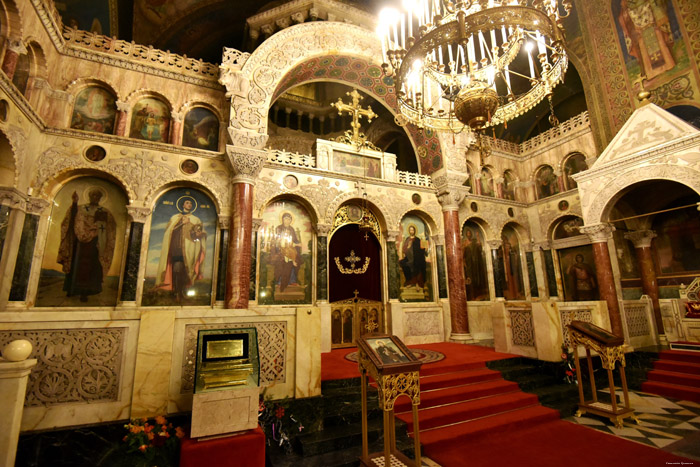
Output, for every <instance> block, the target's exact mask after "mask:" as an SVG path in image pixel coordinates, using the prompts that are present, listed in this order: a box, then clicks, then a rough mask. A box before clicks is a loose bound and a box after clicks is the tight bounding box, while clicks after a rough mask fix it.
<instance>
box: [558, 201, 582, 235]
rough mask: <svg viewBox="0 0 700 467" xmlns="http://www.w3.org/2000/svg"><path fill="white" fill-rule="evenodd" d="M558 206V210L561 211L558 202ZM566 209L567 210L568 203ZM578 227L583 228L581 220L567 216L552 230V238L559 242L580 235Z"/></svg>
mask: <svg viewBox="0 0 700 467" xmlns="http://www.w3.org/2000/svg"><path fill="white" fill-rule="evenodd" d="M559 205H560V206H559V209H562V205H561V202H559ZM566 207H567V208H568V203H567V206H566ZM580 227H583V219H581V218H580V217H574V216H571V217H569V216H567V217H565V218H564V219H563V220H562V221H561V222H559V224H557V226H556V227H555V228H554V235H553V238H554V239H555V240H559V239H563V238H571V237H576V236H578V235H581V231H580V230H579V228H580Z"/></svg>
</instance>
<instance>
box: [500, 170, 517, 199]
mask: <svg viewBox="0 0 700 467" xmlns="http://www.w3.org/2000/svg"><path fill="white" fill-rule="evenodd" d="M516 181H517V178H516V176H515V174H514V173H513V171H512V170H506V171H505V172H503V199H508V200H511V201H515V183H516Z"/></svg>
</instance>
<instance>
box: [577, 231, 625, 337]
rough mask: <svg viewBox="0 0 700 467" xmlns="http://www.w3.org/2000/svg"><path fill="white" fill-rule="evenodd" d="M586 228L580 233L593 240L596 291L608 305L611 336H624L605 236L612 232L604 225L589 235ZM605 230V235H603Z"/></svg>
mask: <svg viewBox="0 0 700 467" xmlns="http://www.w3.org/2000/svg"><path fill="white" fill-rule="evenodd" d="M601 225H603V224H597V225H594V226H592V227H598V226H601ZM587 227H588V226H586V227H582V228H581V232H584V233H588V234H589V236H591V239H592V240H593V260H594V261H595V268H596V278H597V279H598V290H599V291H600V299H601V300H605V302H606V303H607V304H608V316H609V317H610V327H611V329H612V332H613V334H615V335H616V336H621V337H622V336H624V331H623V329H622V318H621V315H620V302H619V301H618V299H617V291H616V290H615V276H614V275H613V270H612V263H611V262H610V251H609V250H608V241H607V238H606V235H609V234H610V233H611V232H612V229H611V228H610V227H609V226H607V225H605V228H607V230H605V229H604V228H600V229H601V231H600V232H595V233H590V231H585V229H586V228H587ZM603 230H605V232H606V233H603Z"/></svg>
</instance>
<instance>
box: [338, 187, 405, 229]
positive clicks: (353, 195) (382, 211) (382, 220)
mask: <svg viewBox="0 0 700 467" xmlns="http://www.w3.org/2000/svg"><path fill="white" fill-rule="evenodd" d="M352 199H357V201H358V203H360V204H361V203H362V202H363V197H362V195H358V194H357V192H355V191H351V192H347V193H341V194H340V195H338V196H336V197H335V198H334V199H333V201H331V202H330V203H329V205H328V208H327V209H326V216H325V223H326V224H332V223H333V217H334V216H335V213H336V211H337V210H338V209H339V208H340V206H342V205H343V204H345V203H347V202H348V201H350V200H352ZM367 202H368V204H371V205H373V206H374V207H375V208H376V212H375V211H373V212H374V215H375V216H377V220H378V221H379V225H380V226H381V228H382V229H383V230H384V231H385V232H386V231H387V229H388V226H390V225H396V224H397V223H398V222H399V220H400V219H394V218H392V216H391V210H390V209H388V208H387V206H386V205H385V204H384V201H382V199H381V198H379V197H377V196H374V195H371V194H369V193H368V194H367Z"/></svg>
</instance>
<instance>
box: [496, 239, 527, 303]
mask: <svg viewBox="0 0 700 467" xmlns="http://www.w3.org/2000/svg"><path fill="white" fill-rule="evenodd" d="M501 241H502V242H503V243H502V245H501V247H500V248H499V249H498V254H499V256H502V258H503V266H504V272H505V278H506V283H505V287H504V288H503V296H504V297H505V298H506V299H507V300H524V299H525V286H524V285H523V268H522V263H521V256H520V241H519V239H518V234H517V233H516V232H515V229H513V227H511V226H509V225H507V226H506V227H504V228H503V232H502V234H501Z"/></svg>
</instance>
